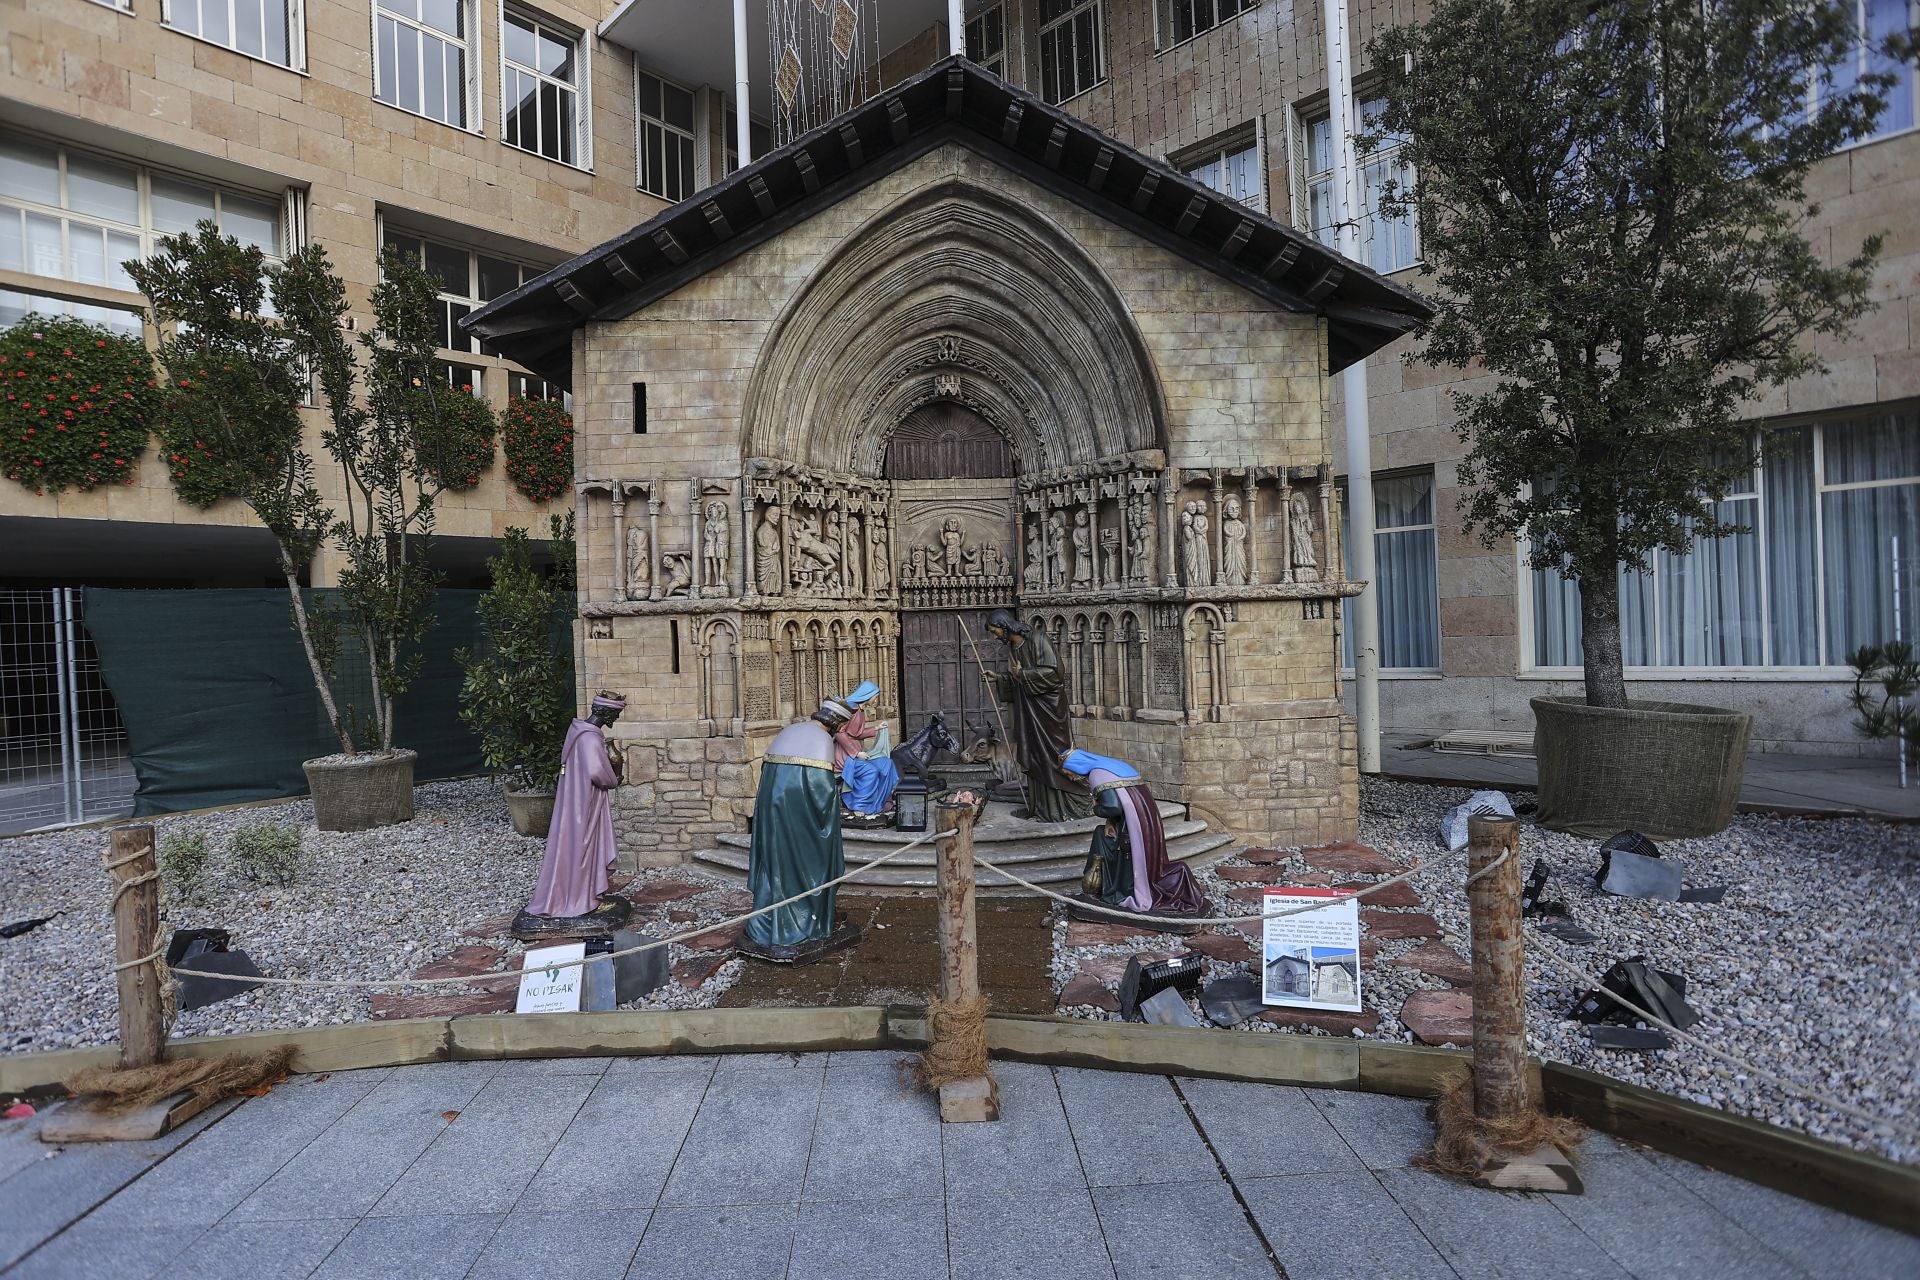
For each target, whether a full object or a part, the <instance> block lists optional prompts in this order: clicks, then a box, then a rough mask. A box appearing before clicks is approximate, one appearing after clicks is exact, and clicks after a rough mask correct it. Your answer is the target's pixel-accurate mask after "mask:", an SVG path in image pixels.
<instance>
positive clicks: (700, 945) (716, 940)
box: [680, 923, 747, 951]
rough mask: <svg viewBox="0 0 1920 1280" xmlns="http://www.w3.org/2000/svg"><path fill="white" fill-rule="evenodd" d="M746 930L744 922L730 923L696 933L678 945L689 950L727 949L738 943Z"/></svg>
mask: <svg viewBox="0 0 1920 1280" xmlns="http://www.w3.org/2000/svg"><path fill="white" fill-rule="evenodd" d="M746 931H747V926H746V925H745V924H744V923H742V924H730V925H728V926H726V927H725V928H724V929H712V930H709V931H708V932H706V933H701V934H696V935H694V936H693V937H691V938H688V939H687V940H686V941H685V942H683V943H681V944H680V945H681V946H684V947H686V948H687V949H688V950H689V951H727V950H730V949H732V948H733V947H734V946H736V945H737V944H738V943H739V941H740V938H741V935H743V934H745V933H746Z"/></svg>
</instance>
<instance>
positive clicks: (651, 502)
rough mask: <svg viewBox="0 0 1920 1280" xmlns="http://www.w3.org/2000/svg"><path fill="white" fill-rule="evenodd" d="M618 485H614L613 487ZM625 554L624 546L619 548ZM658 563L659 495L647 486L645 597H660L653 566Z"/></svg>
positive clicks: (657, 576) (655, 490) (656, 574)
mask: <svg viewBox="0 0 1920 1280" xmlns="http://www.w3.org/2000/svg"><path fill="white" fill-rule="evenodd" d="M618 487H619V486H618V485H616V486H615V488H618ZM621 554H622V555H625V554H626V548H624V547H622V548H621ZM659 563H660V495H659V491H658V490H657V489H656V488H655V487H654V486H653V485H648V486H647V583H648V586H647V599H649V600H658V599H659V598H660V574H659V572H658V570H657V569H656V568H655V567H654V566H656V565H658V564H659Z"/></svg>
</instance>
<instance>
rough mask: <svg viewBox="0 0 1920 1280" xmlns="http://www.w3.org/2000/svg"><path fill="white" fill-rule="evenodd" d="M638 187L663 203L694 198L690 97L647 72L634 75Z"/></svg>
mask: <svg viewBox="0 0 1920 1280" xmlns="http://www.w3.org/2000/svg"><path fill="white" fill-rule="evenodd" d="M633 84H634V91H633V100H634V108H635V109H634V116H635V126H636V130H637V132H636V135H635V139H634V141H635V146H636V149H637V150H638V151H639V154H640V163H639V165H638V166H637V168H638V171H639V181H638V186H639V188H640V190H642V191H645V192H647V193H648V194H650V195H656V196H659V197H660V198H661V199H662V200H684V199H686V198H687V197H688V196H690V195H692V194H693V94H692V92H691V91H689V90H686V89H682V88H681V87H680V86H679V85H677V84H674V83H673V82H672V81H670V80H662V79H661V78H660V77H659V76H656V75H653V74H652V73H650V72H646V71H638V70H636V71H635V72H634V73H633Z"/></svg>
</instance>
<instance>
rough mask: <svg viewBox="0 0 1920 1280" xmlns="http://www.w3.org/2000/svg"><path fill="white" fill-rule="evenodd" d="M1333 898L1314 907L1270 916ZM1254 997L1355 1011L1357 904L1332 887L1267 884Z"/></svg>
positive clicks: (1357, 989) (1299, 1006) (1357, 1006)
mask: <svg viewBox="0 0 1920 1280" xmlns="http://www.w3.org/2000/svg"><path fill="white" fill-rule="evenodd" d="M1327 898H1338V899H1339V901H1337V902H1328V903H1326V905H1324V906H1322V907H1320V909H1318V910H1313V911H1301V912H1299V913H1298V914H1296V915H1276V914H1275V913H1277V912H1284V911H1290V910H1293V909H1295V908H1298V907H1311V906H1313V904H1315V903H1316V902H1321V901H1323V900H1324V899H1327ZM1261 902H1262V905H1261V908H1260V909H1261V911H1262V912H1263V913H1264V914H1265V915H1267V916H1268V917H1269V918H1268V919H1267V920H1266V921H1265V923H1264V925H1263V927H1262V938H1261V948H1260V951H1261V955H1260V959H1261V980H1260V999H1261V1001H1262V1002H1263V1003H1265V1004H1277V1005H1287V1006H1289V1007H1291V1008H1295V1009H1339V1010H1343V1011H1345V1012H1348V1013H1358V1012H1360V903H1359V901H1358V900H1357V899H1355V898H1352V897H1348V896H1346V895H1344V894H1343V893H1342V892H1341V891H1340V890H1337V889H1296V888H1284V889H1269V890H1267V892H1266V895H1265V896H1264V897H1263V898H1262V900H1261Z"/></svg>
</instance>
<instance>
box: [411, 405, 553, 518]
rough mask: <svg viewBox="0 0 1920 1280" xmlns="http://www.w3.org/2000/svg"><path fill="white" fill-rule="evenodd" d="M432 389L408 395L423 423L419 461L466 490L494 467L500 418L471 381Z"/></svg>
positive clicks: (456, 489) (437, 476)
mask: <svg viewBox="0 0 1920 1280" xmlns="http://www.w3.org/2000/svg"><path fill="white" fill-rule="evenodd" d="M430 391H431V394H429V388H426V387H420V388H418V389H416V390H415V391H414V392H413V394H412V396H411V397H409V398H410V399H411V400H412V401H414V402H415V403H416V404H417V405H418V406H419V407H418V408H417V409H416V410H415V420H416V421H418V422H419V423H420V460H421V463H422V464H423V465H424V466H425V467H426V469H427V474H428V475H431V476H432V477H433V478H434V479H436V480H438V481H439V482H440V484H441V485H443V486H444V487H446V488H448V489H451V490H453V491H454V492H455V493H463V492H465V491H466V490H468V489H471V488H473V487H474V486H475V485H477V484H479V483H480V477H481V476H482V475H484V474H485V473H486V472H487V471H488V470H489V469H490V468H491V467H492V466H493V436H494V432H495V431H496V430H498V429H499V425H500V424H499V420H498V419H497V418H495V417H494V416H493V410H492V409H491V408H489V407H488V405H487V402H486V401H485V400H482V399H481V398H480V397H479V396H477V395H475V394H474V390H473V387H472V386H471V385H470V384H466V383H462V384H461V385H460V386H458V387H440V386H436V387H433V388H431V389H430ZM569 465H571V462H569Z"/></svg>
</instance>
